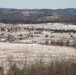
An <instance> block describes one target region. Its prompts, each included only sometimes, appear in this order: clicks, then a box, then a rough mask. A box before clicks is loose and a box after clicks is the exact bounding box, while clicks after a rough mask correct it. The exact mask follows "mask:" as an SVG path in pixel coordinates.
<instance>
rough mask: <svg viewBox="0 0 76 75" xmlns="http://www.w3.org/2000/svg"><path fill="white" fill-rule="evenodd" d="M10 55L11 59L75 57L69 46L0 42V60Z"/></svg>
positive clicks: (75, 53)
mask: <svg viewBox="0 0 76 75" xmlns="http://www.w3.org/2000/svg"><path fill="white" fill-rule="evenodd" d="M8 57H11V59H13V60H18V59H21V60H23V59H24V58H28V59H38V58H41V57H43V58H44V59H51V57H52V58H62V59H63V58H65V59H70V58H75V57H76V49H74V48H71V47H64V46H63V47H61V46H51V45H39V44H18V43H2V42H1V43H0V61H4V60H6V59H8Z"/></svg>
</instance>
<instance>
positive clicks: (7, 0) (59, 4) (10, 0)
mask: <svg viewBox="0 0 76 75" xmlns="http://www.w3.org/2000/svg"><path fill="white" fill-rule="evenodd" d="M0 7H1V8H18V9H26V8H27V9H29V8H30V9H35V8H39V9H42V8H47V9H58V8H76V0H0Z"/></svg>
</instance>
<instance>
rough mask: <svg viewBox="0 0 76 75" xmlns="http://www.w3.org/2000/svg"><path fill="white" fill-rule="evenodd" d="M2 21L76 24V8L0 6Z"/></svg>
mask: <svg viewBox="0 0 76 75" xmlns="http://www.w3.org/2000/svg"><path fill="white" fill-rule="evenodd" d="M0 22H2V23H12V24H18V23H21V24H24V23H26V24H28V23H29V24H31V23H33V24H34V23H49V22H58V23H72V24H76V9H75V8H67V9H12V8H10V9H9V8H0Z"/></svg>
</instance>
